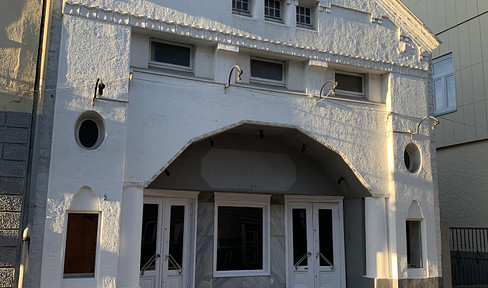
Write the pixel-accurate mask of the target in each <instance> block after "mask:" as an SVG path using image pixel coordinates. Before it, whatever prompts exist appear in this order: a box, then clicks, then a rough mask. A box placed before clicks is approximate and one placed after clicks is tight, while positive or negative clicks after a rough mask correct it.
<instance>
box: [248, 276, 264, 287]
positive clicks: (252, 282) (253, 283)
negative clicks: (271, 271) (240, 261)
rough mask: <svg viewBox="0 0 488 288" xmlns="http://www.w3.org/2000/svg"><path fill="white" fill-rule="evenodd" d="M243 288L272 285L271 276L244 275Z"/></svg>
mask: <svg viewBox="0 0 488 288" xmlns="http://www.w3.org/2000/svg"><path fill="white" fill-rule="evenodd" d="M241 279H242V288H257V287H270V279H269V276H259V277H242V278H241Z"/></svg>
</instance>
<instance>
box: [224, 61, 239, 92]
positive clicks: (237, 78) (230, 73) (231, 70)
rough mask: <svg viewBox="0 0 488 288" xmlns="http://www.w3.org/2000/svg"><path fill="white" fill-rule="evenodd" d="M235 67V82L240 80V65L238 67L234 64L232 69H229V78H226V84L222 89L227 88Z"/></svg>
mask: <svg viewBox="0 0 488 288" xmlns="http://www.w3.org/2000/svg"><path fill="white" fill-rule="evenodd" d="M235 69H237V76H236V82H241V75H242V72H243V71H242V69H241V67H239V66H238V65H234V67H232V69H230V72H229V79H228V80H227V84H226V85H225V87H224V89H227V88H229V87H230V80H231V78H232V72H234V70H235Z"/></svg>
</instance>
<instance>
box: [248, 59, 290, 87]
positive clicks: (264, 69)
mask: <svg viewBox="0 0 488 288" xmlns="http://www.w3.org/2000/svg"><path fill="white" fill-rule="evenodd" d="M251 77H253V78H260V79H264V80H271V81H276V82H283V63H277V62H267V61H261V60H256V59H251Z"/></svg>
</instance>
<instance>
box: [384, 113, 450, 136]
mask: <svg viewBox="0 0 488 288" xmlns="http://www.w3.org/2000/svg"><path fill="white" fill-rule="evenodd" d="M428 119H431V120H433V121H434V122H433V123H432V130H434V129H435V126H437V125H439V124H440V123H441V122H440V121H439V120H437V118H435V117H434V116H426V117H424V118H422V119H421V120H420V121H419V123H417V130H416V131H415V133H414V132H412V131H410V130H408V131H393V132H395V133H403V134H410V138H413V135H417V134H419V133H420V125H421V124H422V122H424V121H425V120H428Z"/></svg>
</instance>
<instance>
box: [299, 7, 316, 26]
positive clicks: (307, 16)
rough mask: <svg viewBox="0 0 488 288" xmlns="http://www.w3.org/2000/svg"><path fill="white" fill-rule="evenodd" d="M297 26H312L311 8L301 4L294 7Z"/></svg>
mask: <svg viewBox="0 0 488 288" xmlns="http://www.w3.org/2000/svg"><path fill="white" fill-rule="evenodd" d="M296 11H297V12H296V16H297V26H298V27H304V28H313V24H312V9H311V8H308V7H303V6H297V9H296Z"/></svg>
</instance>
